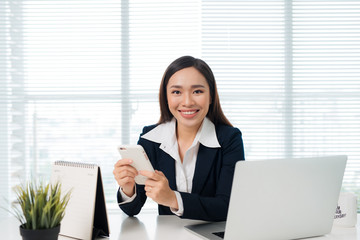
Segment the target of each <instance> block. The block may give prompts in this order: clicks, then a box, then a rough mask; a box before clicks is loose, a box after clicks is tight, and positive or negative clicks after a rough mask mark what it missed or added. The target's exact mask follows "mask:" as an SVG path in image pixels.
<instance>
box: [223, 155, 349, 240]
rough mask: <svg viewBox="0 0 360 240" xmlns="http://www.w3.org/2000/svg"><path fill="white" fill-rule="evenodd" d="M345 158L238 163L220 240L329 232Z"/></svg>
mask: <svg viewBox="0 0 360 240" xmlns="http://www.w3.org/2000/svg"><path fill="white" fill-rule="evenodd" d="M346 161H347V157H346V156H329V157H316V158H297V159H282V160H265V161H240V162H238V163H237V164H236V168H235V174H234V180H233V187H232V193H231V197H230V205H229V212H228V218H227V222H226V229H225V239H267V240H271V239H276V240H280V239H296V238H305V237H312V236H319V235H324V234H327V233H329V232H330V231H331V228H332V224H333V219H334V214H335V210H336V206H337V201H338V198H339V193H340V189H341V185H342V179H343V175H344V171H345V166H346Z"/></svg>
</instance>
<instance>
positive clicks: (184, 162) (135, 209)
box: [114, 56, 245, 221]
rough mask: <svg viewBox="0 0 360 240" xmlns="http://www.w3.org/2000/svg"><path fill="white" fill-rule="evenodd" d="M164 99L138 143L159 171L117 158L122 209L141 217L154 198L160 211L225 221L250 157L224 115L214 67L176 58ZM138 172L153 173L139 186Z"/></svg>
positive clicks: (164, 84) (162, 89) (164, 83)
mask: <svg viewBox="0 0 360 240" xmlns="http://www.w3.org/2000/svg"><path fill="white" fill-rule="evenodd" d="M210 86H211V87H210ZM159 99H160V106H161V117H160V121H159V123H158V124H155V125H152V126H147V127H145V128H144V129H143V132H142V134H141V136H140V139H139V141H138V144H140V145H142V146H143V147H144V149H145V151H146V153H147V155H148V156H149V159H150V162H151V163H152V165H153V167H154V169H155V172H147V171H140V172H137V171H136V169H134V168H133V167H132V166H130V163H129V160H128V159H120V160H119V161H118V162H117V164H116V165H115V167H114V176H115V179H116V181H117V183H118V185H119V190H118V202H119V205H120V208H121V209H122V210H123V211H124V212H125V213H127V214H128V215H130V216H133V215H136V214H138V213H139V212H140V210H141V208H142V206H143V205H144V203H145V200H146V197H149V198H151V199H152V200H154V201H155V202H156V203H158V204H159V206H158V209H159V214H175V215H177V216H180V217H183V218H190V219H202V220H208V221H225V220H226V216H227V210H228V206H229V199H230V191H231V185H232V179H233V174H234V168H235V164H236V162H237V161H240V160H244V158H245V156H244V146H243V142H242V136H241V132H240V131H239V129H237V128H234V127H232V125H231V124H230V123H229V121H228V120H227V119H226V117H225V115H224V114H223V113H222V110H221V106H220V102H219V97H218V95H217V89H216V83H215V78H214V75H213V73H212V71H211V69H210V67H209V66H208V65H207V64H206V63H205V62H204V61H203V60H201V59H196V58H194V57H191V56H184V57H180V58H178V59H176V60H175V61H174V62H172V63H171V64H170V66H169V67H168V68H167V70H166V71H165V74H164V77H163V79H162V82H161V85H160V97H159ZM165 116H166V118H169V120H164V119H165ZM212 119H214V120H212ZM138 174H141V175H144V176H146V177H148V180H147V181H146V182H145V186H143V185H138V184H135V176H136V175H138Z"/></svg>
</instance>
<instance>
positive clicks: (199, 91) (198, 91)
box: [194, 90, 203, 94]
mask: <svg viewBox="0 0 360 240" xmlns="http://www.w3.org/2000/svg"><path fill="white" fill-rule="evenodd" d="M194 93H195V94H200V93H203V91H202V90H195V91H194Z"/></svg>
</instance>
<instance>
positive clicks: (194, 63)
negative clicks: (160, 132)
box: [158, 56, 232, 126]
mask: <svg viewBox="0 0 360 240" xmlns="http://www.w3.org/2000/svg"><path fill="white" fill-rule="evenodd" d="M188 67H194V68H195V69H197V70H198V71H199V72H200V73H201V74H202V75H203V76H204V77H205V79H206V81H207V83H208V84H209V88H210V99H211V104H210V106H209V111H208V113H207V115H206V116H207V117H208V118H209V119H210V120H211V121H212V122H213V123H214V124H215V125H218V124H225V125H229V126H232V124H231V123H230V121H229V120H228V119H227V118H226V117H225V115H224V113H223V111H222V109H221V105H220V99H219V94H218V92H217V87H216V82H215V77H214V74H213V72H212V71H211V69H210V67H209V65H207V64H206V63H205V62H204V61H203V60H201V59H198V58H194V57H191V56H183V57H180V58H178V59H176V60H175V61H173V62H172V63H171V64H170V65H169V66H168V67H167V69H166V71H165V73H164V75H163V78H162V80H161V84H160V91H159V103H160V119H159V122H158V123H159V124H160V123H164V122H167V121H170V120H171V119H172V118H173V115H172V114H171V112H170V110H169V105H168V101H167V94H166V87H167V84H168V83H169V79H170V78H171V76H172V75H173V74H174V73H176V72H177V71H179V70H181V69H184V68H188Z"/></svg>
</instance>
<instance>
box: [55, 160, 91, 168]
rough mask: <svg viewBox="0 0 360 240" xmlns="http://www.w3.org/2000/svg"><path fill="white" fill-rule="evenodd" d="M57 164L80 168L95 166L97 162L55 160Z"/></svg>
mask: <svg viewBox="0 0 360 240" xmlns="http://www.w3.org/2000/svg"><path fill="white" fill-rule="evenodd" d="M54 164H55V165H59V166H67V167H80V168H95V167H97V165H96V164H92V163H82V162H68V161H55V163H54Z"/></svg>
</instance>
